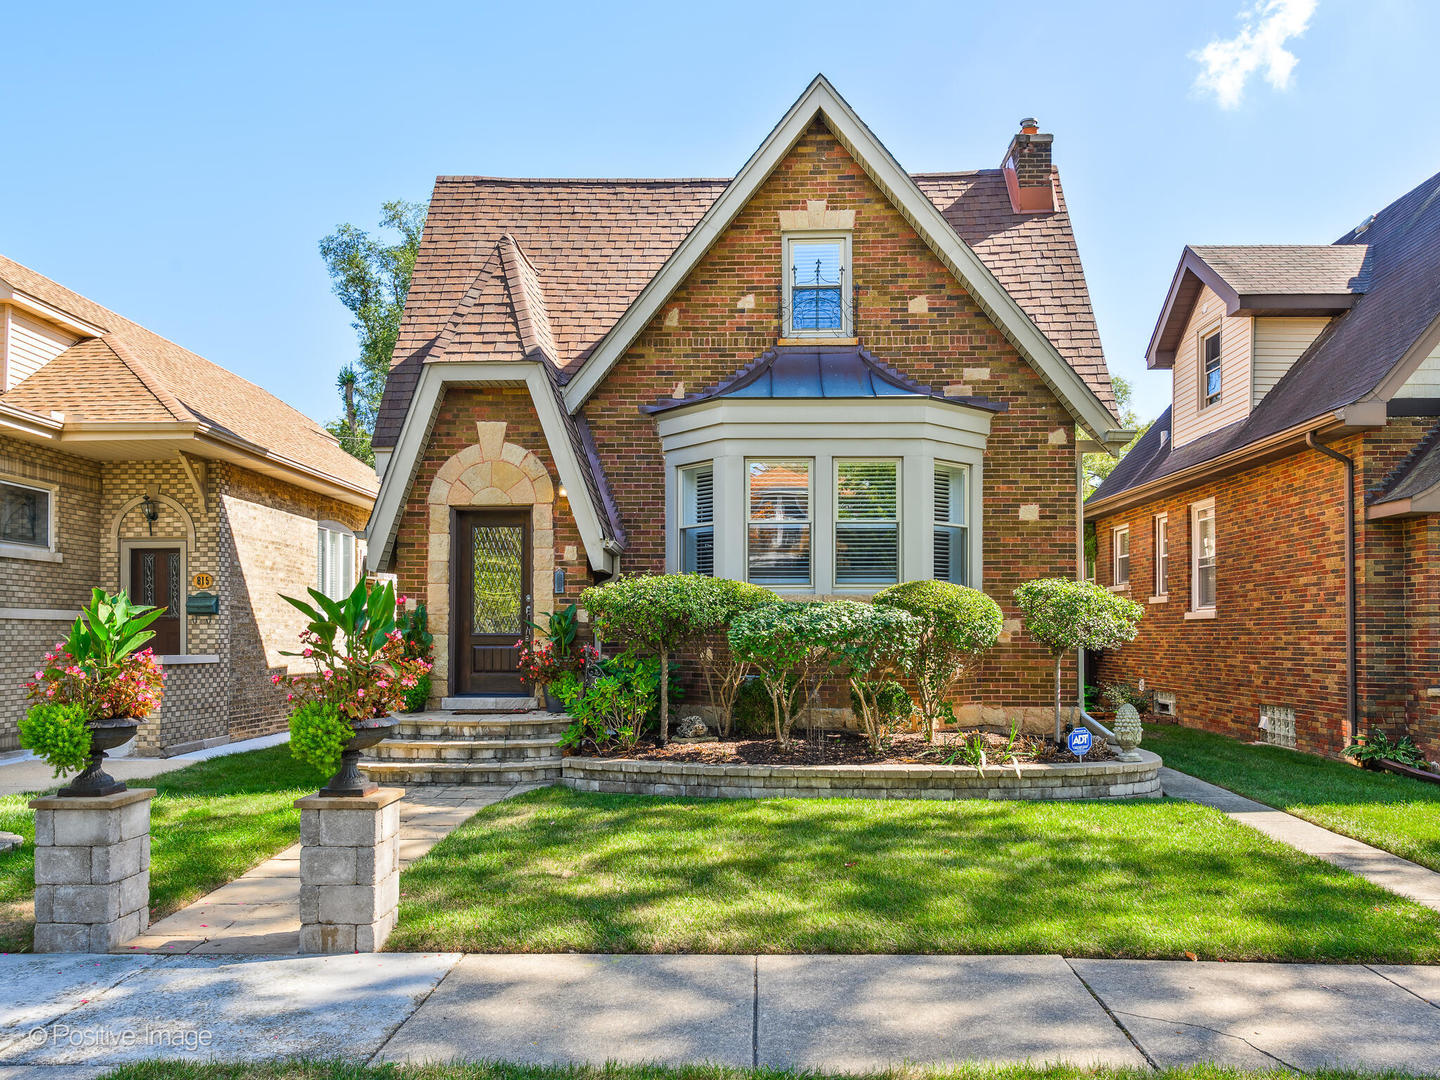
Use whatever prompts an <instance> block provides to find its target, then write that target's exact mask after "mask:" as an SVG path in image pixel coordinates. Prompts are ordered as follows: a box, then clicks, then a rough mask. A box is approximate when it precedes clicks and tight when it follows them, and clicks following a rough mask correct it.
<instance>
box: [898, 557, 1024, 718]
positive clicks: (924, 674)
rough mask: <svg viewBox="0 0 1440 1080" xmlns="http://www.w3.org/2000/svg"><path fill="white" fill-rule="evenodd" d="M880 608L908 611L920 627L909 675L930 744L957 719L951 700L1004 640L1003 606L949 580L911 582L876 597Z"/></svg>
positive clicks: (910, 661)
mask: <svg viewBox="0 0 1440 1080" xmlns="http://www.w3.org/2000/svg"><path fill="white" fill-rule="evenodd" d="M875 606H876V607H882V608H887V607H888V608H896V609H899V610H901V611H908V612H909V613H910V614H911V615H913V616H915V618H916V620H917V621H918V623H919V626H918V636H917V640H916V644H915V649H914V651H913V652H912V653H911V654H910V655H909V657H908V658H907V660H906V664H905V670H906V673H907V674H908V675H909V676H910V677H911V679H912V680H913V681H914V684H915V696H916V698H917V701H916V706H917V711H918V712H919V714H920V726H921V729H922V730H923V731H924V732H925V740H926V742H929V741H932V740H933V739H934V738H935V725H936V723H937V722H938V721H939V720H940V719H941V718H942V717H944V716H951V717H953V715H954V713H953V710H951V708H950V703H949V698H950V696H951V694H952V693H953V692H954V689H955V687H956V686H957V685H958V684H959V683H960V682H961V680H963V679H964V678H966V677H967V676H968V675H969V674H970V672H971V671H973V670H974V668H975V665H976V664H977V663H978V662H979V660H980V658H981V657H983V656H984V655H985V653H986V652H987V651H989V650H990V649H991V648H992V647H993V646H994V645H995V642H996V641H997V640H999V638H1000V630H1001V628H1002V627H1003V626H1004V617H1003V616H1002V615H1001V613H1000V606H999V605H998V604H996V603H995V601H994V600H991V599H990V598H989V597H988V596H986V595H985V594H984V593H982V592H980V591H979V590H978V589H967V588H966V587H965V586H963V585H952V584H951V583H950V582H948V581H906V582H903V583H902V584H899V585H892V586H890V588H888V589H884V590H882V591H880V592H878V593H876V594H875Z"/></svg>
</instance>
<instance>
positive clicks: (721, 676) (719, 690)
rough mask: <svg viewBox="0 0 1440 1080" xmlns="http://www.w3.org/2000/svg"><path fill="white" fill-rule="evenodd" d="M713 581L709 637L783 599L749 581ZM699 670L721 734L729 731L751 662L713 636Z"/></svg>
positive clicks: (707, 631) (723, 631)
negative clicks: (749, 614) (712, 607)
mask: <svg viewBox="0 0 1440 1080" xmlns="http://www.w3.org/2000/svg"><path fill="white" fill-rule="evenodd" d="M710 581H711V583H712V584H711V586H710V587H711V589H712V590H713V591H714V592H715V594H716V597H717V603H716V605H715V615H716V622H715V625H714V626H711V627H707V628H706V630H705V634H706V636H707V637H711V636H715V635H721V634H724V633H725V632H726V631H727V630H728V629H729V628H730V624H731V623H733V622H734V621H735V619H736V617H737V616H738V615H741V614H742V613H744V612H746V611H754V610H755V609H756V608H758V607H764V606H765V605H766V604H778V603H779V602H780V598H779V597H778V596H776V595H775V594H774V593H773V592H771V591H770V590H769V589H767V588H765V587H764V586H761V585H751V584H750V583H749V582H748V581H734V580H732V579H730V578H711V579H710ZM700 671H701V674H703V675H704V677H705V692H706V696H707V697H708V698H709V699H710V704H711V705H713V706H715V707H716V710H717V712H718V714H719V715H718V716H717V717H716V726H717V727H718V728H719V731H720V734H721V735H729V734H730V731H731V727H732V725H733V724H734V717H733V716H732V713H733V712H734V709H735V695H736V694H738V693H739V692H740V684H741V683H743V682H744V681H745V676H746V675H747V674H749V671H750V664H749V663H748V662H747V661H745V660H741V659H740V658H738V657H737V656H736V655H735V652H734V650H733V649H731V648H730V647H729V646H728V644H722V645H720V646H718V647H717V646H716V644H715V642H714V641H713V640H712V641H708V642H706V643H705V646H704V647H703V648H702V649H701V650H700Z"/></svg>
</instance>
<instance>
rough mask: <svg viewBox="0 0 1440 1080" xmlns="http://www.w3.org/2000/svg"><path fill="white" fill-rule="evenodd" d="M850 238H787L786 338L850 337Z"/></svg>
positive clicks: (833, 236) (842, 235) (843, 236)
mask: <svg viewBox="0 0 1440 1080" xmlns="http://www.w3.org/2000/svg"><path fill="white" fill-rule="evenodd" d="M849 263H850V237H849V236H848V235H847V234H843V233H842V234H837V235H832V236H787V237H785V309H786V311H787V312H788V318H787V320H786V333H785V336H786V337H826V336H829V337H849V336H850V335H851V334H852V333H853V331H852V329H851V322H850V314H851V312H850V304H849V302H848V295H849V294H848V292H847V288H848V283H847V280H846V278H847V276H848V272H849Z"/></svg>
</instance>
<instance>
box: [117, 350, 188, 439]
mask: <svg viewBox="0 0 1440 1080" xmlns="http://www.w3.org/2000/svg"><path fill="white" fill-rule="evenodd" d="M100 340H101V341H102V342H103V343H104V344H105V346H106V348H108V349H109V350H110V351H111V352H112V353H114V354H115V356H116V358H117V359H118V360H119V361H120V362H121V363H122V364H124V365H125V366H126V367H127V368H128V369H129V370H130V374H132V375H134V376H135V378H136V379H138V380H139V381H140V385H141V386H143V387H145V389H146V390H148V391H150V395H151V396H152V397H153V398H154V399H155V400H156V401H158V402H159V403H160V407H161V408H163V409H164V410H165V411H166V412H168V413H169V414H170V415H171V416H172V417H173V418H174V419H176V420H183V421H193V420H196V419H198V418H197V417H196V416H195V414H194V413H193V412H191V411H190V410H189V409H188V408H187V407H186V406H185V405H184V404H183V403H182V402H181V401H180V400H179V399H178V398H176V397H175V396H174V395H173V394H171V393H170V391H168V390H166V389H165V387H164V386H163V385H162V384H161V383H160V380H159V379H157V378H155V376H154V375H152V374H151V373H150V370H149V368H147V367H146V366H145V365H144V364H143V363H141V362H140V360H139V359H138V358H137V357H136V356H135V354H134V353H132V352H131V351H130V348H129V346H128V345H125V344H124V343H123V342H121V341H119V340H117V339H115V338H114V335H112V334H105V335H104V336H103V337H101V339H100ZM186 351H187V352H188V351H189V350H186Z"/></svg>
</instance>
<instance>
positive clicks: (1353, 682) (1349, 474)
mask: <svg viewBox="0 0 1440 1080" xmlns="http://www.w3.org/2000/svg"><path fill="white" fill-rule="evenodd" d="M1305 445H1306V446H1308V447H1310V449H1311V450H1318V451H1319V452H1320V453H1322V454H1324V455H1325V456H1326V457H1329V458H1334V459H1335V460H1336V461H1338V462H1340V464H1341V465H1343V466H1345V682H1346V687H1345V726H1346V729H1347V730H1348V731H1349V733H1350V741H1351V742H1352V743H1353V742H1354V741H1355V736H1356V735H1357V734H1358V732H1359V723H1360V718H1359V713H1360V708H1359V681H1358V678H1357V676H1356V627H1355V623H1356V612H1355V508H1354V503H1355V459H1354V458H1350V457H1346V456H1345V455H1344V454H1342V453H1340V451H1338V450H1335V449H1333V448H1332V447H1329V446H1326V445H1325V444H1324V443H1321V442H1317V441H1316V439H1315V433H1314V432H1313V431H1307V432H1306V433H1305Z"/></svg>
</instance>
